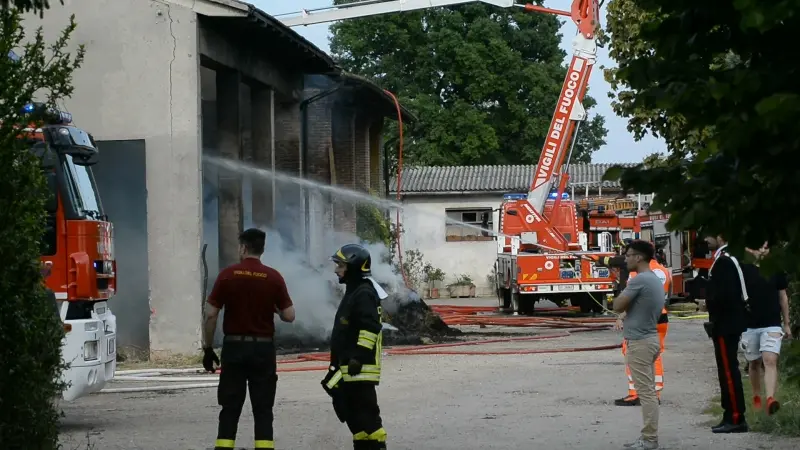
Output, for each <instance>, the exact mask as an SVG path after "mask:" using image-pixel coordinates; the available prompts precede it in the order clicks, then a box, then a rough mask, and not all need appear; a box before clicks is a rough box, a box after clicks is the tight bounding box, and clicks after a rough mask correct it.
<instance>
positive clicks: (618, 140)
mask: <svg viewBox="0 0 800 450" xmlns="http://www.w3.org/2000/svg"><path fill="white" fill-rule="evenodd" d="M247 1H249V2H250V3H252V4H254V5H255V6H257V7H258V8H260V9H261V10H262V11H264V12H266V13H268V14H281V13H288V12H295V11H299V10H300V9H303V8H305V9H313V8H320V7H325V6H330V5H332V4H333V1H332V0H247ZM571 4H572V1H571V0H545V3H544V5H545V6H547V7H549V8H556V9H563V10H569V7H570V5H571ZM600 17H601V19H600V20H601V21H602V20H603V17H605V6H604V7H603V11H602V12H601V16H600ZM563 19H566V18H563ZM328 26H329V24H318V25H311V26H307V27H295V28H294V30H295V31H297V32H298V33H299V34H301V35H302V36H303V37H305V38H306V39H308V40H309V41H311V42H313V43H314V44H315V45H316V46H318V47H319V48H321V49H322V50H324V51H326V52H328V51H329V50H330V47H329V45H328V39H329V37H330V33H329V32H328ZM576 31H577V30H576V28H575V25H574V24H573V23H572V21H571V20H567V21H566V23H565V24H564V25H563V26H562V27H561V33H562V34H563V35H564V37H563V39H562V42H561V48H562V49H564V50H565V51H566V52H567V58H566V59H567V60H569V59H570V58H571V57H572V54H571V53H572V52H571V49H570V42H571V39H572V36H574V35H575V33H576ZM613 65H615V64H614V62H613V61H612V60H611V59H610V58H609V57H608V51H607V50H606V49H603V48H599V49H598V66H600V67H603V66H605V67H608V66H613ZM600 67H597V68H596V69H595V71H594V72H593V73H592V78H591V80H590V81H589V93H590V94H591V95H592V96H593V97H594V98H595V99H596V100H597V106H595V107H594V108H593V109H592V113H595V114H600V115H602V116H605V118H606V128H607V129H608V136H607V137H606V142H607V143H606V145H605V146H603V147H602V148H600V150H598V151H597V152H595V153H594V155H593V157H592V162H596V163H604V162H605V163H611V162H639V161H641V160H642V159H643V158H644V157H645V156H647V155H649V154H650V153H654V152H665V149H666V145H665V144H664V141H663V140H661V139H655V138H654V137H652V136H647V137H645V138H644V139H642V141H640V142H636V141H634V140H633V135H632V134H631V133H630V132H628V130H627V128H626V127H627V120H625V119H623V118H621V117H618V116H617V115H616V114H614V112H613V111H612V110H611V99H609V98H608V97H607V96H606V93H607V92H608V91H609V90H610V87H609V85H608V83H606V82H605V80H604V79H603V74H602V72H601V71H600V70H599V69H600ZM555 106H556V105H553V109H554V110H555Z"/></svg>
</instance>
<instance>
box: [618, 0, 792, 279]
mask: <svg viewBox="0 0 800 450" xmlns="http://www.w3.org/2000/svg"><path fill="white" fill-rule="evenodd" d="M798 6H800V2H798V1H797V0H786V1H780V2H758V1H755V0H739V1H736V2H721V1H720V2H717V1H713V2H696V1H690V0H669V1H667V0H611V3H610V4H609V12H610V13H612V11H616V13H617V14H619V16H618V17H617V20H623V19H622V18H624V20H625V22H624V26H622V22H621V21H619V22H615V21H614V20H609V23H610V25H609V29H608V30H607V31H609V32H610V33H609V34H610V36H609V43H610V47H611V52H612V54H613V55H614V57H615V58H616V59H617V62H618V64H619V68H618V70H617V71H616V72H615V73H614V78H615V80H617V81H618V82H619V83H620V85H624V86H625V87H626V89H627V91H628V93H627V94H626V96H627V98H626V99H624V101H622V100H621V101H620V104H619V106H618V108H619V111H620V112H621V113H622V114H623V115H626V116H627V117H629V123H630V125H631V127H633V128H637V127H641V129H643V130H648V131H650V132H655V133H658V134H660V135H661V136H663V137H664V138H665V140H666V141H667V145H668V148H669V153H670V154H669V156H668V157H667V160H666V164H664V165H663V166H660V167H651V168H645V167H635V168H632V169H630V170H622V169H615V170H613V171H611V172H609V173H608V174H607V178H616V177H620V180H621V182H622V185H623V187H625V188H626V189H629V190H633V191H638V192H655V194H656V200H657V203H658V204H657V205H656V206H660V207H661V208H662V209H663V210H664V211H665V212H669V213H672V218H671V220H670V222H669V226H670V227H672V228H682V229H691V228H694V229H699V228H702V229H704V230H706V231H709V232H712V233H721V234H724V235H725V236H726V237H727V238H728V240H729V241H730V244H731V247H732V249H733V250H740V249H741V248H742V247H744V246H749V247H753V248H756V247H758V246H760V245H761V244H762V243H763V242H764V241H769V242H771V243H773V244H774V251H773V252H771V253H770V256H771V258H770V260H771V262H772V263H773V264H775V263H780V265H781V266H782V268H784V269H789V270H792V271H794V272H797V271H798V269H800V239H798V238H800V215H798V214H797V213H796V211H798V210H799V208H800V196H797V195H794V193H795V192H797V191H798V189H800V177H797V176H796V174H795V172H796V169H795V167H794V164H793V163H792V161H791V160H792V159H795V155H796V154H797V151H798V147H799V146H800V140H799V139H798V137H797V133H796V132H795V129H796V127H797V123H798V121H799V120H800V98H798V92H797V85H796V80H797V77H796V76H795V75H797V72H798V70H800V66H798V64H797V61H798V60H799V59H798V57H800V49H797V48H795V47H792V46H788V47H787V46H786V45H785V43H786V42H787V40H789V39H791V38H793V36H794V35H793V33H794V30H795V29H796V27H797V26H798V25H800V18H799V17H798V16H797V15H796V14H794V13H793V11H794V10H795V8H797V7H798ZM612 15H613V14H612ZM615 23H617V25H613V24H615ZM626 31H628V32H626ZM620 96H621V94H620ZM642 117H645V118H646V119H647V120H638V119H637V118H642ZM783 244H785V245H783Z"/></svg>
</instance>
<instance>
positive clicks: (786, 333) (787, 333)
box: [783, 323, 792, 339]
mask: <svg viewBox="0 0 800 450" xmlns="http://www.w3.org/2000/svg"><path fill="white" fill-rule="evenodd" d="M783 338H784V339H791V338H792V327H791V326H789V324H788V323H785V324H783Z"/></svg>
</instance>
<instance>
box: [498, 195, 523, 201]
mask: <svg viewBox="0 0 800 450" xmlns="http://www.w3.org/2000/svg"><path fill="white" fill-rule="evenodd" d="M526 198H528V194H503V200H525V199H526Z"/></svg>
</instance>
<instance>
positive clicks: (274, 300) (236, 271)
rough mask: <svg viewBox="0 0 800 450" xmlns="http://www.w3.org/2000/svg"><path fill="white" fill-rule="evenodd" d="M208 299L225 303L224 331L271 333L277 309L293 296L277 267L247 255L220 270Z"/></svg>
mask: <svg viewBox="0 0 800 450" xmlns="http://www.w3.org/2000/svg"><path fill="white" fill-rule="evenodd" d="M208 303H209V304H211V305H212V306H214V307H217V308H220V309H221V308H222V307H225V314H224V317H223V319H222V331H223V333H225V334H230V335H245V336H262V337H272V336H273V335H274V334H275V312H276V311H277V310H283V309H286V308H288V307H290V306H292V299H291V298H290V297H289V292H288V291H287V289H286V282H285V281H284V279H283V277H282V276H281V274H280V273H278V271H277V270H275V269H273V268H272V267H267V266H265V265H264V264H261V261H259V260H257V259H255V258H247V259H245V260H244V261H242V262H240V263H238V264H234V265H232V266H229V267H226V268H225V269H223V270H222V272H220V274H219V276H217V281H216V282H215V283H214V288H213V289H212V290H211V295H209V296H208Z"/></svg>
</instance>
